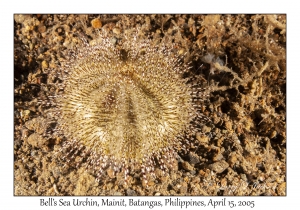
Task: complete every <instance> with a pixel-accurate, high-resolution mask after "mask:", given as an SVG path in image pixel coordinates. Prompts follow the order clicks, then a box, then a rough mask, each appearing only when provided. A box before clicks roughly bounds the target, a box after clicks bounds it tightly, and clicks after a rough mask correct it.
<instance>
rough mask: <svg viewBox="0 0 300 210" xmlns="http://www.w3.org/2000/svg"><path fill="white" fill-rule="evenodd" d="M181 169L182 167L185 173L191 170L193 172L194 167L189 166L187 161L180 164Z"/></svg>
mask: <svg viewBox="0 0 300 210" xmlns="http://www.w3.org/2000/svg"><path fill="white" fill-rule="evenodd" d="M182 167H183V168H184V169H185V170H187V171H192V170H194V167H193V166H191V165H190V164H189V163H188V162H187V161H184V162H183V163H182Z"/></svg>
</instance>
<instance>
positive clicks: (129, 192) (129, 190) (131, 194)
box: [126, 189, 137, 196]
mask: <svg viewBox="0 0 300 210" xmlns="http://www.w3.org/2000/svg"><path fill="white" fill-rule="evenodd" d="M126 193H127V195H128V196H136V195H137V194H136V192H135V191H134V190H131V189H127V190H126Z"/></svg>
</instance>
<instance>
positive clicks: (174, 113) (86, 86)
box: [54, 35, 202, 180]
mask: <svg viewBox="0 0 300 210" xmlns="http://www.w3.org/2000/svg"><path fill="white" fill-rule="evenodd" d="M188 70H189V66H188V65H186V64H183V63H182V62H181V57H180V56H178V55H177V54H176V53H174V52H173V51H172V47H166V46H164V45H163V44H160V45H159V46H155V45H154V44H153V42H152V41H150V40H148V39H146V40H145V39H139V38H138V36H137V35H132V36H124V38H123V41H122V42H121V43H118V44H115V43H113V42H112V39H110V38H109V37H107V36H104V35H100V38H99V40H98V41H96V42H94V44H91V45H90V44H88V43H87V42H86V41H84V45H83V46H81V47H78V49H77V50H76V51H73V54H72V56H70V58H69V60H68V61H66V62H65V63H64V64H63V65H62V67H61V74H62V75H63V78H62V83H61V84H60V85H61V91H60V92H59V93H58V94H57V95H56V96H55V99H54V100H55V103H56V104H57V106H56V108H55V109H54V112H55V113H56V115H57V116H58V119H57V121H58V123H57V125H58V130H60V131H61V132H62V133H63V135H64V136H65V137H66V139H67V140H66V142H65V143H64V146H63V148H62V150H63V151H66V155H65V157H68V158H69V159H71V160H75V159H76V157H81V159H82V158H85V159H86V161H85V162H86V166H87V167H88V168H89V169H91V170H92V171H93V172H94V173H95V174H96V176H97V177H98V178H100V177H101V175H102V174H103V172H104V170H105V169H107V168H108V167H110V168H111V169H112V170H113V171H115V172H118V171H121V170H123V171H124V173H125V178H126V176H127V175H128V173H129V171H130V170H139V171H141V172H142V174H143V177H144V178H146V176H147V175H148V174H152V175H153V171H154V167H155V165H158V166H159V167H160V168H161V169H162V170H163V171H167V170H168V169H169V168H171V167H172V164H174V163H175V160H176V157H177V151H178V150H180V149H183V148H184V147H185V141H187V140H185V139H186V138H187V135H189V137H188V138H191V135H194V134H195V133H196V131H197V129H196V126H195V125H196V124H197V121H199V119H200V118H201V114H199V113H198V108H199V104H198V103H197V101H199V100H201V96H202V93H199V90H198V89H197V86H193V85H192V84H190V83H189V82H188V80H189V79H184V78H183V74H184V73H185V72H187V71H188ZM187 142H188V141H187ZM125 180H126V179H125Z"/></svg>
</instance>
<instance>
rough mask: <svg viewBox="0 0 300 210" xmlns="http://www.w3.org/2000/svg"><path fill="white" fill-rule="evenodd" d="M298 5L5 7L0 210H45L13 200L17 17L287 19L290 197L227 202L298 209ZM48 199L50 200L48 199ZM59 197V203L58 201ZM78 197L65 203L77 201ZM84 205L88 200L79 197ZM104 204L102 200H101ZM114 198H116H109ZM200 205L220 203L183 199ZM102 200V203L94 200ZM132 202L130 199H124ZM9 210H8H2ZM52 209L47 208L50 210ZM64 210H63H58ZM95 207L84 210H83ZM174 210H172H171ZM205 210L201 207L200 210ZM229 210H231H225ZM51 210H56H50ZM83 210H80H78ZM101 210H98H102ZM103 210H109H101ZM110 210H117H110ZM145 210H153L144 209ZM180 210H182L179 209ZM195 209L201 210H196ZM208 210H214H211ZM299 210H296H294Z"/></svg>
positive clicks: (55, 3)
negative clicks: (268, 16) (239, 16)
mask: <svg viewBox="0 0 300 210" xmlns="http://www.w3.org/2000/svg"><path fill="white" fill-rule="evenodd" d="M293 2H296V1H275V0H251V1H245V0H244V1H241V0H234V1H224V0H207V1H199V0H198V1H196V0H193V1H192V0H191V1H189V0H185V1H175V0H173V1H163V0H150V1H138V0H135V1H124V0H123V1H122V0H111V1H108V0H106V1H100V0H99V1H87V0H84V1H62V0H51V1H40V0H39V1H38V0H29V1H28V0H23V1H22V0H17V1H1V2H0V28H1V29H0V46H1V48H0V61H1V62H0V64H1V65H0V78H1V82H0V91H1V99H0V100H1V103H0V117H1V120H0V131H1V135H0V206H1V209H19V208H21V209H24V210H25V209H30V210H33V209H41V207H40V206H39V202H40V199H41V197H14V196H13V14H14V13H46V14H48V13H112V14H115V13H139V14H143V13H171V14H173V13H192V14H193V13H204V14H207V13H229V14H231V13H249V14H260V13H287V20H288V21H287V33H288V35H287V39H288V41H287V45H288V46H287V49H288V53H287V55H288V59H287V68H288V71H287V76H288V86H287V92H288V93H287V96H288V100H287V106H288V107H287V108H288V110H287V112H288V114H289V116H288V123H287V125H288V127H287V136H288V140H287V156H288V158H287V159H288V167H287V196H286V197H267V198H262V197H227V199H230V200H235V201H236V202H237V201H238V200H249V201H250V200H255V203H256V206H255V208H253V209H265V208H266V207H268V209H272V207H277V208H283V207H288V206H289V207H292V206H298V205H299V204H298V202H297V201H298V196H297V194H298V189H299V188H298V187H299V181H298V180H297V179H296V178H297V177H298V176H299V174H297V172H300V171H299V167H298V165H299V163H298V158H299V155H298V154H299V151H298V149H300V145H299V142H300V139H298V138H297V137H298V136H299V134H298V133H297V130H299V124H298V123H299V118H298V117H299V110H298V108H299V107H300V101H299V99H298V97H299V96H300V94H299V92H298V91H299V90H300V87H298V85H297V84H299V77H298V76H300V73H299V72H300V69H299V66H298V65H297V64H298V63H297V62H298V61H299V58H298V56H299V49H300V46H299V43H300V41H299V33H300V29H299V20H300V19H299V15H298V14H299V12H298V9H297V8H299V7H298V6H297V5H296V4H294V3H293ZM43 198H47V197H43ZM59 198H60V197H55V199H59ZM73 198H74V197H69V198H64V199H69V200H72V199H73ZM79 198H80V199H83V198H84V197H79ZM102 198H103V197H102ZM110 198H112V197H110ZM141 198H142V199H144V200H148V199H150V200H151V199H152V200H162V201H163V200H164V199H165V198H166V197H162V198H158V197H157V198H156V197H155V198H153V197H152V198H151V197H141ZM189 198H192V199H199V200H206V201H207V202H208V201H209V199H210V198H212V199H213V200H221V199H222V198H218V197H184V199H189ZM95 199H101V198H95ZM125 199H128V198H125ZM3 207H4V208H3ZM49 208H51V207H47V209H49ZM57 208H59V207H57ZM87 208H88V209H92V207H84V209H87ZM172 208H173V207H172ZM199 208H201V207H198V208H197V209H199ZM226 208H227V209H230V208H229V207H228V206H227V207H224V208H221V209H226ZM51 209H52V208H51ZM76 209H79V208H76ZM98 209H99V208H98ZM101 209H105V208H104V207H101ZM109 209H117V207H115V208H109ZM127 209H131V208H128V207H127ZM136 209H137V208H136ZM144 209H149V208H148V207H145V208H144ZM178 209H179V208H178ZM195 209H196V208H195ZM206 209H209V208H206ZM294 209H296V208H294Z"/></svg>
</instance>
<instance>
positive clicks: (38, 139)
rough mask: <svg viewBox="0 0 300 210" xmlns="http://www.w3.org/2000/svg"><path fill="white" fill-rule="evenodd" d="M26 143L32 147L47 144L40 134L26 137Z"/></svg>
mask: <svg viewBox="0 0 300 210" xmlns="http://www.w3.org/2000/svg"><path fill="white" fill-rule="evenodd" d="M27 142H28V144H30V145H32V146H34V147H42V146H44V145H45V144H46V143H47V140H46V139H44V138H43V136H41V135H40V134H37V133H33V134H31V135H30V136H29V137H28V139H27Z"/></svg>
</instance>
